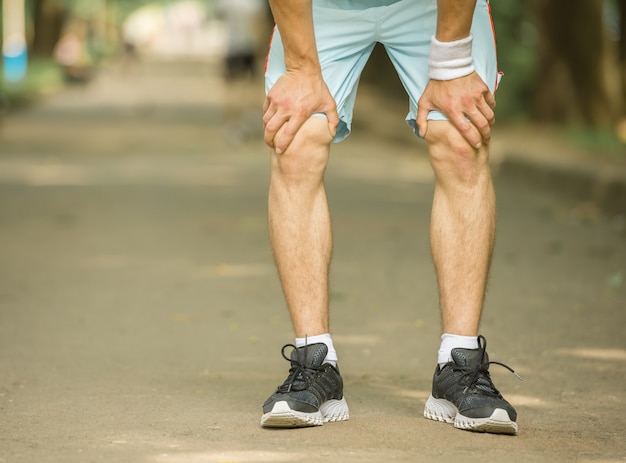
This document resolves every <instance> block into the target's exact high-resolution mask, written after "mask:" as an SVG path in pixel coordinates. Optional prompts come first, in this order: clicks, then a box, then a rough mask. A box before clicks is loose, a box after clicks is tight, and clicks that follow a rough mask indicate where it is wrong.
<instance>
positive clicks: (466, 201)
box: [424, 121, 517, 434]
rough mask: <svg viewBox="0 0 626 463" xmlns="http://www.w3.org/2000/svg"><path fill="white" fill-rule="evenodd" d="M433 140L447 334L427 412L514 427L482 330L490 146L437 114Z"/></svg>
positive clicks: (490, 235) (465, 425)
mask: <svg viewBox="0 0 626 463" xmlns="http://www.w3.org/2000/svg"><path fill="white" fill-rule="evenodd" d="M426 140H427V142H428V147H429V155H430V162H431V165H432V166H433V170H434V172H435V194H434V199H433V211H432V218H431V249H432V255H433V261H434V264H435V270H436V273H437V281H438V284H439V297H440V306H441V307H440V308H441V320H442V330H443V333H444V334H443V336H442V343H441V346H440V349H439V359H438V365H437V368H436V369H435V374H434V376H433V388H432V393H431V396H430V397H429V399H428V401H427V402H426V406H425V409H424V416H426V417H427V418H430V419H433V420H438V421H444V422H448V423H454V426H455V427H457V428H460V429H467V430H472V431H482V432H492V433H502V434H515V433H516V432H517V422H516V420H517V412H516V411H515V409H514V408H513V407H512V406H511V404H509V403H508V402H507V401H506V400H505V399H504V398H503V397H502V395H501V394H500V392H499V391H498V390H497V389H496V387H495V386H494V385H493V383H492V381H491V377H490V375H489V357H488V356H487V353H486V347H487V344H486V340H485V338H483V337H482V336H478V328H479V324H480V317H481V313H482V308H483V302H484V297H485V290H486V286H487V278H488V275H489V266H490V263H491V256H492V253H493V246H494V239H495V216H496V208H495V193H494V189H493V184H492V180H491V173H490V169H489V163H488V147H487V146H483V147H482V148H480V149H477V150H476V149H474V148H472V147H471V146H470V145H469V144H468V143H467V142H466V141H465V140H464V139H463V138H462V137H461V135H460V134H459V133H458V132H457V130H456V129H454V128H453V127H452V125H451V124H450V123H449V122H447V121H430V122H429V123H428V132H427V134H426ZM501 365H502V364H501ZM503 366H505V365H503ZM505 367H506V366H505ZM506 368H509V367H506ZM509 369H510V368H509ZM511 371H512V370H511Z"/></svg>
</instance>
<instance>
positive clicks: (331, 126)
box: [326, 110, 339, 138]
mask: <svg viewBox="0 0 626 463" xmlns="http://www.w3.org/2000/svg"><path fill="white" fill-rule="evenodd" d="M326 117H327V118H328V131H329V132H330V134H331V135H332V136H333V138H335V135H337V126H338V125H339V115H338V114H337V110H334V111H329V112H328V113H326Z"/></svg>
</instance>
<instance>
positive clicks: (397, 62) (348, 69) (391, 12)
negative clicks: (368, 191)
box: [265, 0, 499, 142]
mask: <svg viewBox="0 0 626 463" xmlns="http://www.w3.org/2000/svg"><path fill="white" fill-rule="evenodd" d="M372 3H375V4H376V6H371V4H372ZM313 21H314V25H315V38H316V41H317V48H318V53H319V59H320V63H321V66H322V73H323V75H324V80H325V81H326V84H327V85H328V88H329V89H330V92H331V93H332V95H333V96H334V98H335V101H336V103H337V111H338V112H339V119H340V123H339V127H338V128H337V135H336V137H335V139H334V141H335V142H339V141H341V140H343V139H344V138H346V137H347V136H348V135H349V134H350V127H351V124H352V113H353V109H354V102H355V99H356V93H357V86H358V83H359V78H360V76H361V72H362V71H363V68H364V66H365V63H366V62H367V60H368V58H369V56H370V54H371V53H372V50H373V49H374V46H375V45H376V43H377V42H380V43H381V44H382V45H383V46H384V47H385V50H386V51H387V54H388V55H389V58H390V59H391V62H392V63H393V65H394V67H395V69H396V71H397V73H398V76H399V77H400V80H401V82H402V85H403V86H404V88H405V90H406V92H407V94H408V96H409V113H408V115H407V116H406V121H407V123H408V124H409V125H410V126H411V127H412V128H413V129H414V130H415V133H416V134H417V124H416V122H415V118H416V115H417V101H418V100H419V99H420V96H421V95H422V92H423V91H424V88H425V87H426V84H427V83H428V54H429V50H430V38H431V36H432V35H433V34H434V33H435V29H436V24H437V1H436V0H313ZM472 35H473V36H474V41H473V48H472V55H473V59H474V66H475V68H476V71H477V72H478V74H479V75H480V76H481V77H482V79H483V80H484V81H485V83H486V84H487V86H488V87H489V88H490V89H491V91H492V92H494V93H495V90H496V88H497V86H498V81H499V74H498V68H497V62H496V45H495V36H494V32H493V23H492V21H491V14H490V10H489V2H488V0H478V1H477V4H476V10H475V13H474V20H473V23H472ZM284 72H285V62H284V50H283V46H282V43H281V39H280V32H279V31H278V29H277V28H275V30H274V34H273V38H272V43H271V46H270V51H269V54H268V57H267V67H266V72H265V89H266V92H267V91H269V89H270V88H272V86H273V85H274V83H275V82H276V81H277V80H278V78H279V77H280V76H282V75H283V73H284ZM428 119H430V120H447V118H446V117H445V116H444V115H443V114H442V113H440V112H439V111H431V112H430V113H429V115H428Z"/></svg>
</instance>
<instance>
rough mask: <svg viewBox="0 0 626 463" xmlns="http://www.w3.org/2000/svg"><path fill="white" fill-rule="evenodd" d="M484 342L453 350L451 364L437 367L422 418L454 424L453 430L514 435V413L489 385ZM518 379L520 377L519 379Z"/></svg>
mask: <svg viewBox="0 0 626 463" xmlns="http://www.w3.org/2000/svg"><path fill="white" fill-rule="evenodd" d="M486 348H487V341H486V340H485V338H484V337H483V336H479V337H478V349H452V359H453V361H452V362H449V363H447V364H445V365H444V366H443V368H442V367H440V366H439V365H437V368H436V370H435V375H434V377H433V390H432V394H431V396H430V397H429V398H428V401H427V402H426V407H425V408H424V416H425V417H426V418H429V419H431V420H436V421H444V422H446V423H454V427H456V428H459V429H466V430H469V431H478V432H491V433H495V434H516V433H517V423H516V420H517V412H516V411H515V409H514V408H513V406H512V405H511V404H510V403H508V402H507V401H506V400H504V398H503V397H502V395H501V394H500V392H499V391H498V390H497V389H496V387H495V386H494V385H493V383H492V382H491V377H490V376H489V365H490V364H491V363H494V364H497V365H501V366H503V367H505V368H506V369H508V370H509V371H511V372H512V373H513V374H514V375H515V376H517V377H518V378H520V377H519V375H518V374H517V373H515V372H514V371H513V370H512V369H511V368H509V367H508V366H507V365H504V364H502V363H499V362H490V361H489V356H488V355H487V352H486V351H485V349H486ZM520 379H521V378H520Z"/></svg>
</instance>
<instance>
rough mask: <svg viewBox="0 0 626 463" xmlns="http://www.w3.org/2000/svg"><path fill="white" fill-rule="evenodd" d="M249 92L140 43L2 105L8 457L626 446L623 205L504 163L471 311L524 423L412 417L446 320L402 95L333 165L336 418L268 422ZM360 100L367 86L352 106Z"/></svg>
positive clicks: (266, 295)
mask: <svg viewBox="0 0 626 463" xmlns="http://www.w3.org/2000/svg"><path fill="white" fill-rule="evenodd" d="M260 98H261V89H260V88H259V86H258V85H254V86H250V85H243V84H239V85H236V86H234V87H229V86H225V85H224V83H223V82H222V81H221V80H220V78H219V75H218V74H217V72H216V70H215V68H214V67H211V66H209V65H197V64H196V65H182V64H179V65H177V66H173V65H155V64H153V65H150V66H146V67H145V68H140V69H137V70H135V71H134V72H133V73H131V74H128V75H123V74H121V73H120V72H119V71H118V70H110V71H108V72H106V73H103V74H102V75H101V76H100V78H99V79H98V80H97V81H95V82H94V83H93V84H92V85H90V86H88V87H86V88H84V89H70V90H69V91H67V92H65V93H63V94H61V95H58V96H55V97H52V98H50V99H49V100H47V101H45V102H43V103H42V104H41V105H38V106H36V107H32V108H30V109H28V110H25V111H22V112H19V113H15V114H13V115H12V116H10V117H9V118H8V119H7V120H6V121H5V125H4V127H3V129H2V133H1V134H0V242H1V243H2V245H1V246H0V462H11V463H13V462H16V463H17V462H19V463H30V462H38V463H46V462H64V463H72V462H77V463H78V462H80V463H82V462H100V461H102V462H137V463H141V462H146V463H147V462H154V463H179V462H180V463H183V462H185V463H196V462H198V463H200V462H201V463H218V462H219V463H227V462H228V463H234V462H239V463H244V462H250V463H257V462H302V461H308V462H342V463H352V462H354V463H357V462H358V463H365V462H383V461H385V462H386V461H389V462H421V461H424V462H432V461H437V462H458V461H468V462H474V461H475V462H485V461H494V462H571V461H577V462H585V463H592V462H593V463H616V462H620V461H624V460H626V442H625V441H624V429H625V428H626V418H624V413H623V410H624V408H625V406H626V389H625V388H624V380H625V373H626V338H625V337H624V329H625V328H626V310H625V309H626V302H625V301H626V284H625V283H624V278H625V275H626V224H625V223H624V218H623V217H620V216H611V215H604V214H603V213H602V212H601V210H599V209H598V208H596V207H594V206H593V205H592V204H591V205H590V204H589V203H586V202H582V203H581V202H579V201H578V200H569V199H567V198H563V197H557V196H553V195H551V194H546V193H545V192H543V191H541V190H537V189H536V188H530V187H528V186H527V185H526V184H524V183H521V182H520V181H512V180H510V179H509V178H500V177H498V178H497V179H496V182H497V188H498V196H499V205H500V215H499V236H498V243H497V250H496V256H495V261H494V266H493V275H492V280H491V285H490V291H489V295H488V301H487V307H486V312H485V316H484V321H483V334H484V335H485V336H486V337H487V339H488V342H489V352H490V356H491V358H492V360H497V361H502V362H505V363H507V364H509V365H511V366H512V367H513V368H515V369H516V370H517V371H518V372H519V373H520V374H521V375H522V376H523V377H524V378H525V381H524V382H519V381H518V380H517V379H515V377H513V375H510V374H509V373H508V372H506V371H505V370H504V369H499V368H497V367H495V366H494V367H493V376H494V378H495V381H496V384H498V386H499V387H500V389H501V390H502V391H503V393H504V394H505V396H506V397H507V398H508V399H509V400H510V401H511V402H512V403H513V404H514V405H515V406H516V407H517V408H518V411H519V416H520V418H519V424H520V434H519V435H518V436H516V437H503V436H493V435H481V434H474V433H468V432H462V431H458V430H455V429H453V428H452V427H450V426H449V425H444V424H441V423H436V422H432V421H428V420H425V419H424V418H422V417H421V413H422V408H423V404H424V401H425V399H426V398H427V396H428V390H429V387H430V379H431V374H432V370H433V368H434V361H435V355H436V353H435V351H436V348H437V345H438V330H439V326H438V324H439V322H438V313H437V309H436V307H437V299H436V291H435V281H434V277H433V273H432V268H431V263H430V259H429V250H428V245H427V240H428V238H427V234H428V217H429V208H430V196H431V193H432V174H431V173H430V169H429V167H428V163H427V160H426V158H425V156H424V152H423V147H420V145H419V144H418V143H411V142H412V139H411V135H410V133H408V132H409V131H408V129H404V128H403V127H402V126H403V121H402V117H403V114H402V111H403V109H401V111H399V112H396V113H394V114H395V115H394V116H393V117H397V128H398V132H397V134H396V132H393V133H391V132H387V133H384V134H381V133H380V131H381V130H382V129H381V128H380V127H381V126H382V124H378V121H371V120H368V119H367V117H366V116H361V119H359V120H358V121H357V123H356V124H355V132H356V133H355V134H354V135H353V136H352V137H351V138H350V139H349V140H348V141H346V142H345V143H342V144H340V145H338V146H336V147H335V148H336V149H335V150H334V153H333V158H332V161H331V166H330V169H329V173H328V190H329V196H330V202H331V208H332V213H333V215H334V217H335V222H334V233H335V246H336V250H335V260H334V265H333V271H332V294H331V299H332V324H333V329H334V332H335V339H336V345H337V347H338V350H339V356H340V364H341V368H342V371H343V373H344V376H345V380H346V394H347V399H348V401H349V404H350V406H351V412H352V418H351V419H350V421H348V422H345V423H336V424H328V425H325V426H323V427H320V428H315V429H303V430H291V431H284V430H264V429H261V428H260V427H259V424H258V423H259V418H260V412H261V403H262V402H263V401H264V400H265V398H266V397H267V396H268V395H269V394H270V393H271V392H272V390H273V389H274V388H275V387H276V386H277V384H278V383H280V382H281V381H282V380H283V379H284V376H285V374H286V371H287V362H285V361H284V360H282V359H281V357H280V348H281V346H282V345H283V344H285V343H288V342H291V341H292V339H291V331H290V326H289V323H288V319H287V315H286V311H285V309H284V306H283V302H282V297H281V294H280V289H279V286H278V283H277V280H276V276H275V272H274V269H273V266H272V263H271V256H270V252H269V248H268V242H267V241H268V240H267V234H266V230H265V192H266V189H267V182H268V178H267V150H266V149H265V148H264V146H263V143H262V140H261V139H260V137H259V127H258V111H257V110H256V108H257V107H258V105H257V104H256V103H258V101H260ZM253 103H254V104H253ZM374 104H383V103H381V102H380V101H378V102H377V100H374V99H373V96H372V95H368V94H367V93H366V92H364V93H363V96H362V97H360V101H359V105H360V106H359V108H361V109H362V110H363V111H362V113H364V114H369V113H370V112H369V111H366V109H367V107H368V105H370V106H371V105H374ZM390 114H391V113H390ZM390 117H392V116H390ZM376 129H378V130H376ZM505 142H506V139H502V140H501V141H500V142H499V143H500V146H502V145H503V144H505ZM501 154H502V153H496V157H497V156H498V155H501Z"/></svg>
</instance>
